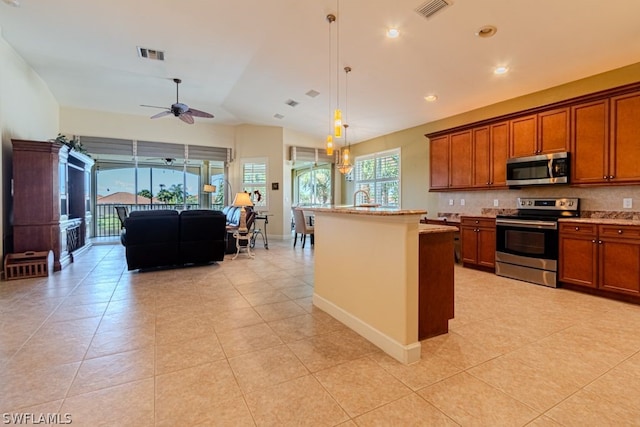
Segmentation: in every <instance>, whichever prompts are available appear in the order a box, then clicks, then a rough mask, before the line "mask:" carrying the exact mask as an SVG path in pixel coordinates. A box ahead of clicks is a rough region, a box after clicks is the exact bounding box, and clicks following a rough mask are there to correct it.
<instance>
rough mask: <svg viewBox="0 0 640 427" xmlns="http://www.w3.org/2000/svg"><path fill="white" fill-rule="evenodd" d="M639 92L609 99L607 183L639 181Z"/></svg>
mask: <svg viewBox="0 0 640 427" xmlns="http://www.w3.org/2000/svg"><path fill="white" fill-rule="evenodd" d="M639 118H640V92H634V93H631V94H627V95H621V96H616V97H613V98H611V144H610V154H609V181H610V182H616V183H620V182H625V183H627V182H628V183H632V182H633V183H635V182H640V162H638V159H640V119H639Z"/></svg>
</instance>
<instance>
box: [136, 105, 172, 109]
mask: <svg viewBox="0 0 640 427" xmlns="http://www.w3.org/2000/svg"><path fill="white" fill-rule="evenodd" d="M140 106H141V107H150V108H162V109H163V110H166V109H167V107H158V106H157V105H145V104H140Z"/></svg>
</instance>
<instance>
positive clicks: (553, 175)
mask: <svg viewBox="0 0 640 427" xmlns="http://www.w3.org/2000/svg"><path fill="white" fill-rule="evenodd" d="M568 182H569V153H566V152H564V153H553V154H540V155H538V156H530V157H514V158H511V159H509V160H507V185H509V186H516V187H520V186H523V185H540V184H567V183H568Z"/></svg>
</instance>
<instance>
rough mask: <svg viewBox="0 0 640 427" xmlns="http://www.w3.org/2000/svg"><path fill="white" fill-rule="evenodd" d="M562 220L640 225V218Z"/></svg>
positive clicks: (564, 220) (568, 219)
mask: <svg viewBox="0 0 640 427" xmlns="http://www.w3.org/2000/svg"><path fill="white" fill-rule="evenodd" d="M558 221H561V222H581V223H584V224H613V225H640V220H638V219H620V218H560V219H559V220H558Z"/></svg>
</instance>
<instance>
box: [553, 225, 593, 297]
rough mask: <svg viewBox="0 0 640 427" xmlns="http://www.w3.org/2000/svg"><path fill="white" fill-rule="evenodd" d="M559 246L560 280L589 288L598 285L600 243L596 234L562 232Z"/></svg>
mask: <svg viewBox="0 0 640 427" xmlns="http://www.w3.org/2000/svg"><path fill="white" fill-rule="evenodd" d="M559 246H560V256H559V269H558V270H559V271H558V280H559V281H560V282H563V283H571V284H574V285H580V286H586V287H589V288H595V287H597V274H596V273H597V266H598V263H597V260H598V258H597V256H598V245H597V244H596V240H595V236H590V235H588V234H587V235H579V234H563V233H561V234H560V236H559Z"/></svg>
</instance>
